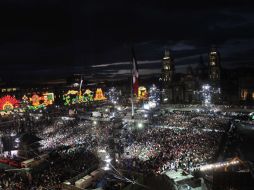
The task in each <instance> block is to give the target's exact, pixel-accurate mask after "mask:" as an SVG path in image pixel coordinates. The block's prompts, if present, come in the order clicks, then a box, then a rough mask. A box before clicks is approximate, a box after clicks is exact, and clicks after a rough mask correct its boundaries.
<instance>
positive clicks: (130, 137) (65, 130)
mask: <svg viewBox="0 0 254 190" xmlns="http://www.w3.org/2000/svg"><path fill="white" fill-rule="evenodd" d="M122 119H123V118H122ZM149 119H150V121H151V122H150V123H149V124H147V125H146V126H143V127H142V128H138V127H133V126H132V125H133V124H131V123H129V124H127V125H126V126H125V127H123V128H121V129H120V132H119V134H120V135H119V136H117V137H116V136H112V134H113V133H115V132H114V130H113V127H114V123H112V122H110V121H98V122H94V121H89V120H85V121H80V120H77V119H76V118H67V117H56V118H54V119H52V120H44V121H41V122H40V121H38V122H37V125H36V128H33V131H32V132H33V133H34V134H35V135H36V136H38V137H39V138H40V139H42V140H41V141H40V144H41V146H40V147H39V150H38V153H39V154H45V153H46V154H49V155H50V156H49V158H47V159H46V161H45V162H44V164H41V165H40V166H39V167H36V168H34V169H33V170H32V171H30V172H27V171H26V172H6V171H5V170H0V190H1V188H2V189H10V190H12V189H31V190H32V189H34V190H36V189H43V188H48V189H50V188H53V189H59V188H60V185H61V184H62V183H63V182H64V181H65V180H68V179H70V178H73V177H75V176H77V175H78V174H80V173H82V172H84V171H85V170H86V169H88V167H89V166H91V165H93V164H97V165H98V164H99V160H98V157H97V156H98V155H97V151H98V150H100V149H105V150H106V151H107V152H110V151H111V152H112V149H113V148H114V147H113V148H112V139H113V140H114V143H113V144H115V147H117V148H118V149H117V150H116V151H117V153H118V155H119V157H118V158H117V162H116V166H117V167H118V168H120V169H123V170H130V171H135V172H140V173H144V174H147V173H156V174H161V173H163V172H164V171H166V170H178V169H179V168H181V169H184V170H191V169H192V168H195V167H197V166H199V165H202V164H206V163H209V162H212V161H214V159H216V156H217V154H218V151H219V145H220V141H221V138H222V136H223V134H224V132H225V129H226V128H227V126H228V123H229V120H230V118H229V117H227V116H224V115H222V114H219V113H206V112H202V113H201V112H197V111H195V112H189V111H188V112H186V111H184V112H183V111H177V112H168V111H164V112H163V113H161V114H160V115H157V116H156V117H155V116H154V117H153V116H151V118H149ZM0 131H1V130H0ZM7 132H8V134H11V133H14V131H13V129H12V128H10V130H7ZM6 134H7V133H6V132H1V135H6ZM114 138H115V139H114ZM117 138H118V140H116V139H117Z"/></svg>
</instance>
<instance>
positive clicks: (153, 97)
mask: <svg viewBox="0 0 254 190" xmlns="http://www.w3.org/2000/svg"><path fill="white" fill-rule="evenodd" d="M148 101H149V102H150V104H151V105H154V104H156V105H157V104H158V103H159V102H160V90H159V89H158V88H157V87H156V86H155V85H154V84H153V85H152V86H151V87H150V89H149V98H148Z"/></svg>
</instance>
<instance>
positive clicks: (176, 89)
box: [160, 47, 222, 103]
mask: <svg viewBox="0 0 254 190" xmlns="http://www.w3.org/2000/svg"><path fill="white" fill-rule="evenodd" d="M221 72H222V70H221V64H220V54H219V52H218V50H217V49H216V48H215V47H212V48H211V50H210V52H209V54H208V65H205V64H204V61H203V58H202V57H200V59H199V63H198V64H197V65H196V67H195V68H193V67H192V66H190V65H189V66H188V67H187V69H186V72H185V73H176V72H175V61H174V58H173V55H172V53H171V52H170V51H169V50H165V54H164V57H163V59H162V71H161V78H160V82H161V87H162V102H164V103H200V102H201V97H200V96H201V95H200V93H199V92H200V91H201V90H202V86H203V85H209V86H211V89H213V90H214V91H216V92H217V93H214V95H213V97H212V100H213V102H214V103H220V102H221V100H222V99H221Z"/></svg>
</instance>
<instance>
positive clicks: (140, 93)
mask: <svg viewBox="0 0 254 190" xmlns="http://www.w3.org/2000/svg"><path fill="white" fill-rule="evenodd" d="M147 96H148V94H147V90H146V87H144V86H140V87H139V88H138V99H139V100H146V99H147Z"/></svg>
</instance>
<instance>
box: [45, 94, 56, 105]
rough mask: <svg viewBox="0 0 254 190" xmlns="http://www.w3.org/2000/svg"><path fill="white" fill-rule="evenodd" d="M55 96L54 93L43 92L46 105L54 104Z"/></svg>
mask: <svg viewBox="0 0 254 190" xmlns="http://www.w3.org/2000/svg"><path fill="white" fill-rule="evenodd" d="M54 100H55V98H54V93H45V94H43V101H44V102H43V103H44V105H46V106H48V105H52V104H53V102H54Z"/></svg>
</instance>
